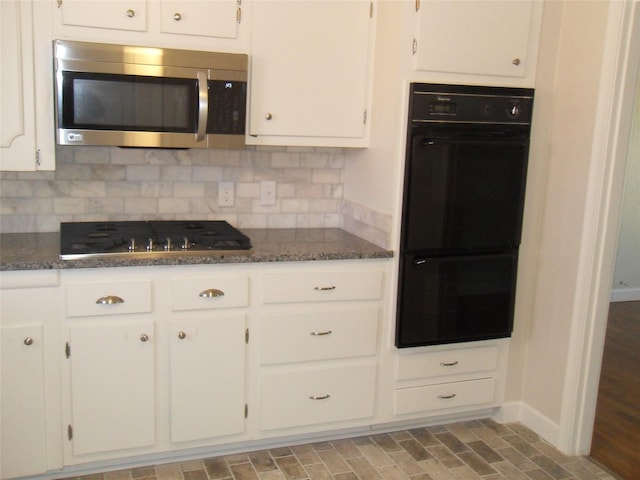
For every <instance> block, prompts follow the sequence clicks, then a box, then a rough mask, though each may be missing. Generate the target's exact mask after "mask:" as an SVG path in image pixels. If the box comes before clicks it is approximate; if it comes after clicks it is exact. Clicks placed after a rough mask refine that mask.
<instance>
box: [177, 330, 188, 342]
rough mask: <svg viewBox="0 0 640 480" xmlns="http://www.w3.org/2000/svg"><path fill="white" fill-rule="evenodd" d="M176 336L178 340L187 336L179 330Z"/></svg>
mask: <svg viewBox="0 0 640 480" xmlns="http://www.w3.org/2000/svg"><path fill="white" fill-rule="evenodd" d="M178 338H179V339H180V340H184V339H185V338H187V334H186V333H184V332H183V331H179V332H178Z"/></svg>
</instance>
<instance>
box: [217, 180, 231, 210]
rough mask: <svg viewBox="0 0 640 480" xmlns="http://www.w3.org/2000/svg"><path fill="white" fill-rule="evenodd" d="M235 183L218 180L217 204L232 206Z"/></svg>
mask: <svg viewBox="0 0 640 480" xmlns="http://www.w3.org/2000/svg"><path fill="white" fill-rule="evenodd" d="M234 197H235V185H234V183H233V182H218V206H219V207H233V202H234Z"/></svg>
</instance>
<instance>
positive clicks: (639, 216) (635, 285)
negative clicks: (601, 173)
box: [611, 82, 640, 301]
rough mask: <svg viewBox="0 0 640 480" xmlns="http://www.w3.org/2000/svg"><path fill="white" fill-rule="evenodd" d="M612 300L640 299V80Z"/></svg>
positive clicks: (628, 159) (628, 160)
mask: <svg viewBox="0 0 640 480" xmlns="http://www.w3.org/2000/svg"><path fill="white" fill-rule="evenodd" d="M611 300H613V301H629V300H640V82H639V83H638V87H637V92H636V102H635V110H634V118H633V127H632V132H631V140H630V142H629V151H628V155H627V171H626V177H625V185H624V199H623V204H622V221H621V225H620V237H619V240H618V251H617V255H616V267H615V272H614V275H613V292H612V294H611Z"/></svg>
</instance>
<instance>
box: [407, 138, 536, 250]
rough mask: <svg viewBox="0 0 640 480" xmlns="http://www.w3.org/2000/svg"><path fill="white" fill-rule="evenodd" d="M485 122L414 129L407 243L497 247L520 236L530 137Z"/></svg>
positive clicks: (432, 247) (420, 247)
mask: <svg viewBox="0 0 640 480" xmlns="http://www.w3.org/2000/svg"><path fill="white" fill-rule="evenodd" d="M440 128H442V129H445V128H446V132H443V131H442V130H440ZM485 128H488V127H482V128H481V127H478V130H477V131H470V130H469V129H470V127H468V126H467V127H466V128H464V129H463V130H464V133H463V130H461V131H460V132H456V129H455V128H454V127H453V126H449V127H444V126H443V127H434V128H432V129H425V131H423V132H420V133H418V134H415V135H413V137H412V139H411V156H410V158H408V160H407V161H408V165H407V172H406V178H405V182H406V185H407V188H406V191H405V199H404V202H405V205H404V218H403V247H404V249H405V251H428V250H449V251H468V250H477V249H494V250H495V249H502V248H505V247H512V246H515V245H518V244H519V243H520V233H521V226H522V204H523V199H524V190H525V178H526V168H527V155H528V145H529V142H528V139H527V137H526V136H522V137H520V136H515V138H514V137H513V136H510V135H505V134H504V133H505V132H504V129H506V130H509V129H512V128H514V127H504V129H503V128H499V129H498V130H497V133H496V132H494V133H489V132H487V131H484V130H485ZM493 128H495V127H493ZM510 133H513V132H510Z"/></svg>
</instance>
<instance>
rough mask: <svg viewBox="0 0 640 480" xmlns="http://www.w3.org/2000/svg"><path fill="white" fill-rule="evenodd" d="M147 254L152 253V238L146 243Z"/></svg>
mask: <svg viewBox="0 0 640 480" xmlns="http://www.w3.org/2000/svg"><path fill="white" fill-rule="evenodd" d="M147 252H153V238H150V239H149V241H148V242H147Z"/></svg>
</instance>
